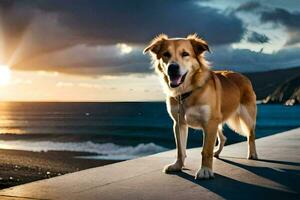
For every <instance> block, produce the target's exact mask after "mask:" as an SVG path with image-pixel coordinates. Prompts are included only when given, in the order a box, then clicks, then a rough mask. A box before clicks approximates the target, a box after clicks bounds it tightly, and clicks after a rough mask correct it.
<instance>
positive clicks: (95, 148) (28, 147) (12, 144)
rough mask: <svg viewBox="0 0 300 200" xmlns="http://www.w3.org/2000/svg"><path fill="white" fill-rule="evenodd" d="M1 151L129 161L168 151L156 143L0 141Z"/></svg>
mask: <svg viewBox="0 0 300 200" xmlns="http://www.w3.org/2000/svg"><path fill="white" fill-rule="evenodd" d="M0 148H1V149H14V150H24V151H34V152H42V151H44V152H47V151H73V152H87V153H95V154H98V155H95V156H85V157H82V158H91V159H107V160H128V159H133V158H137V157H141V156H146V155H151V154H155V153H158V152H162V151H166V150H168V149H167V148H165V147H162V146H159V145H156V144H154V143H147V144H145V143H141V144H138V145H137V146H121V145H117V144H114V143H94V142H92V141H86V142H52V141H25V140H16V141H5V140H0Z"/></svg>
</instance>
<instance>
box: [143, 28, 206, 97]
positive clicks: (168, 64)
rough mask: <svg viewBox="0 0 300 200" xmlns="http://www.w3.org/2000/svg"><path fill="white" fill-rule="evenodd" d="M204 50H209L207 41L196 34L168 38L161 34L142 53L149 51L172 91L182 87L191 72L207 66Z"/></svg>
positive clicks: (189, 77) (193, 72)
mask: <svg viewBox="0 0 300 200" xmlns="http://www.w3.org/2000/svg"><path fill="white" fill-rule="evenodd" d="M205 51H209V48H208V44H207V42H206V41H204V40H203V39H201V38H199V37H197V35H196V34H194V35H189V36H188V37H186V38H168V36H167V35H164V34H162V35H159V36H158V37H156V38H154V39H153V41H152V42H151V43H150V45H149V46H148V47H146V48H145V49H144V53H147V52H150V53H151V55H152V58H153V60H154V63H155V67H156V71H157V72H158V73H160V74H162V75H163V78H164V82H165V83H166V84H167V87H168V89H169V90H170V91H173V93H174V92H175V93H176V90H179V88H180V86H181V87H183V86H184V85H185V82H187V80H189V79H191V77H192V75H193V74H195V73H196V72H197V73H198V72H199V71H201V70H204V69H205V68H207V65H206V64H205V60H204V57H203V54H204V52H205ZM189 84H190V83H189Z"/></svg>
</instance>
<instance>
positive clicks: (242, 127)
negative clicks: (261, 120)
mask: <svg viewBox="0 0 300 200" xmlns="http://www.w3.org/2000/svg"><path fill="white" fill-rule="evenodd" d="M226 124H227V125H228V126H229V127H230V128H231V129H232V130H234V131H235V132H237V133H239V134H240V135H243V136H245V137H248V136H249V135H250V134H251V132H253V131H254V129H255V124H256V105H254V106H253V105H243V104H241V105H240V106H239V108H238V109H237V111H236V112H235V113H234V114H233V115H232V116H231V117H230V118H229V119H228V120H227V121H226Z"/></svg>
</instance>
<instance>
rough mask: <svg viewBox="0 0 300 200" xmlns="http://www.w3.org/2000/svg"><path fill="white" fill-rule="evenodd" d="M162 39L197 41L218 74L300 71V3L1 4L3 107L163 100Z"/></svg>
mask: <svg viewBox="0 0 300 200" xmlns="http://www.w3.org/2000/svg"><path fill="white" fill-rule="evenodd" d="M160 33H165V34H167V35H169V37H185V36H187V35H188V34H191V33H197V34H198V35H199V36H201V37H202V38H203V39H204V40H206V41H207V42H208V44H209V46H210V49H211V53H208V54H207V55H206V57H207V59H208V60H209V61H210V63H211V67H212V69H231V70H236V71H239V72H253V71H267V70H272V69H279V68H289V67H296V66H300V56H299V55H300V37H299V35H300V3H299V1H297V0H285V1H282V0H272V1H267V0H261V1H247V0H185V1H183V0H152V1H142V0H129V1H122V0H101V1H97V0H64V1H62V0H35V1H32V0H0V101H161V100H163V99H164V94H163V92H162V89H161V87H160V81H159V79H158V77H157V76H156V75H155V74H154V70H153V67H152V66H151V63H150V58H149V56H145V55H143V53H142V50H143V49H144V48H145V47H146V45H147V44H148V42H149V41H150V40H151V39H152V38H153V37H155V36H156V35H158V34H160Z"/></svg>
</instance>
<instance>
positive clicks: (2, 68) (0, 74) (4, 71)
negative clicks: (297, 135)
mask: <svg viewBox="0 0 300 200" xmlns="http://www.w3.org/2000/svg"><path fill="white" fill-rule="evenodd" d="M10 78H11V70H10V68H9V67H8V66H6V65H0V85H6V84H7V83H8V82H9V81H10Z"/></svg>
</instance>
